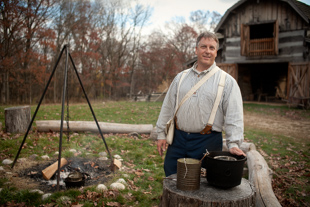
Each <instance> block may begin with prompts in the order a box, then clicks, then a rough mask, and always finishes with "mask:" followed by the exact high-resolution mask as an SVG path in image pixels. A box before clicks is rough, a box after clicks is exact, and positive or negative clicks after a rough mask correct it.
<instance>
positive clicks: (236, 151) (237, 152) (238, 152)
mask: <svg viewBox="0 0 310 207" xmlns="http://www.w3.org/2000/svg"><path fill="white" fill-rule="evenodd" d="M229 152H230V153H231V154H233V155H239V156H240V155H243V156H246V154H245V153H244V152H243V151H242V150H241V149H239V148H238V147H233V148H231V149H229Z"/></svg>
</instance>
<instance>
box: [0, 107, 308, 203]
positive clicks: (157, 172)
mask: <svg viewBox="0 0 310 207" xmlns="http://www.w3.org/2000/svg"><path fill="white" fill-rule="evenodd" d="M161 104H162V103H160V102H157V103H151V102H105V103H94V104H92V107H93V109H94V112H95V115H96V117H97V119H98V121H100V122H115V123H128V124H153V125H154V126H155V124H156V121H157V117H158V114H159V111H160V108H161ZM7 107H10V106H0V121H1V122H2V124H3V129H4V127H5V126H4V109H5V108H7ZM35 109H36V106H32V107H31V111H32V113H34V111H35ZM270 109H272V110H270ZM244 110H247V111H251V112H252V113H257V114H260V113H265V111H268V112H267V113H268V114H269V115H271V116H272V115H273V114H272V113H274V114H279V113H285V112H287V111H291V110H296V111H298V112H300V111H301V110H298V109H289V108H287V107H285V106H284V107H283V106H265V105H264V106H262V105H256V104H245V105H244ZM300 114H301V115H300V116H302V117H303V118H304V119H310V113H309V111H305V112H302V113H300ZM60 117H61V105H59V104H58V105H42V106H41V107H40V109H39V112H38V114H37V117H36V119H35V120H60ZM69 117H70V120H72V121H79V120H81V121H82V120H85V121H86V120H87V121H91V120H93V117H92V114H91V111H90V110H89V107H88V105H87V104H71V105H70V108H69ZM35 129H36V128H35V124H34V126H33V129H32V131H31V132H30V133H29V135H28V137H27V139H26V144H25V145H24V148H23V149H22V151H21V154H20V156H19V157H25V158H28V157H29V156H31V155H32V154H37V155H39V156H42V155H49V156H50V157H53V156H54V153H55V151H58V145H59V141H58V140H59V134H57V133H38V132H36V130H35ZM0 135H1V140H0V143H1V144H0V160H1V161H2V160H4V159H8V158H9V159H11V160H13V159H14V157H15V156H16V154H17V151H18V148H19V146H20V144H21V141H22V139H23V136H24V135H23V134H8V133H5V132H4V131H2V132H0ZM64 136H65V135H64ZM104 137H105V140H106V141H107V145H108V147H109V149H110V151H111V153H112V154H113V155H115V154H119V155H120V156H121V157H122V158H123V160H124V161H123V164H124V166H126V168H128V169H127V171H118V172H116V173H115V174H113V177H112V178H111V179H110V180H109V181H108V183H106V185H107V186H109V184H110V183H112V182H113V181H115V180H117V179H118V178H124V174H127V175H128V177H127V178H126V180H127V183H129V185H128V187H127V188H126V190H122V191H112V190H109V191H108V192H104V193H102V192H98V191H96V189H95V186H92V187H87V188H84V189H83V190H67V191H60V192H57V193H53V195H52V196H51V197H49V198H48V199H46V200H42V197H41V195H39V194H38V193H31V192H30V191H29V190H27V189H26V190H25V189H24V190H19V189H18V186H16V185H14V184H12V183H10V180H9V179H8V178H7V177H6V176H5V173H4V172H3V171H0V175H1V176H0V177H1V178H0V188H1V189H2V190H1V192H0V206H22V204H25V205H26V206H55V205H58V206H68V205H69V206H70V205H77V206H157V205H158V204H159V202H160V197H161V194H162V182H163V177H164V171H163V158H162V157H160V156H159V155H158V153H157V151H156V143H155V142H154V141H152V140H150V139H149V137H148V136H147V135H141V136H139V137H131V136H129V135H126V134H105V135H104ZM65 138H66V136H65ZM245 138H246V140H247V141H248V142H253V143H254V144H255V145H256V147H257V148H258V149H259V150H260V151H261V152H264V153H266V155H267V156H265V159H266V160H267V162H268V164H269V167H270V168H271V169H272V170H274V172H275V175H274V180H273V187H274V191H275V193H276V195H277V196H281V197H278V199H279V200H280V201H281V204H282V205H283V206H309V205H310V200H309V197H310V196H309V192H310V187H309V182H310V178H309V177H310V171H309V167H310V159H309V158H310V152H309V148H310V141H309V140H304V141H303V142H296V140H294V139H293V138H291V137H285V136H283V135H280V134H273V133H270V132H265V131H263V130H257V129H253V128H251V129H247V128H246V129H245ZM72 148H74V149H77V150H78V151H79V152H81V154H80V156H85V155H86V154H87V153H88V154H89V153H91V154H93V156H94V157H96V156H98V155H97V154H98V153H99V152H102V151H105V150H106V149H105V146H104V144H103V143H102V140H101V139H100V137H99V136H98V135H96V134H90V133H79V134H74V135H72V136H70V141H69V142H67V141H66V139H64V141H63V149H62V151H63V152H64V153H63V156H65V157H70V156H74V154H73V153H71V152H70V151H69V149H72ZM0 166H2V167H4V168H5V169H7V166H4V165H3V164H0ZM63 196H67V197H69V198H70V200H69V201H68V200H63V199H62V198H63Z"/></svg>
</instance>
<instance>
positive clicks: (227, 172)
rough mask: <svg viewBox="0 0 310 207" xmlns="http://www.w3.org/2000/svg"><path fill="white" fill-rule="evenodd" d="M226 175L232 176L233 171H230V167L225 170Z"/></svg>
mask: <svg viewBox="0 0 310 207" xmlns="http://www.w3.org/2000/svg"><path fill="white" fill-rule="evenodd" d="M225 175H226V176H227V177H229V176H231V171H230V169H228V170H226V171H225Z"/></svg>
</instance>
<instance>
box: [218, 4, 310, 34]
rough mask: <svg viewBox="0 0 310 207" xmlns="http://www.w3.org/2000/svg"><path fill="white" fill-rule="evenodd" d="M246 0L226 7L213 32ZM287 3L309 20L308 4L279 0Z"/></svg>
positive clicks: (309, 7) (309, 10)
mask: <svg viewBox="0 0 310 207" xmlns="http://www.w3.org/2000/svg"><path fill="white" fill-rule="evenodd" d="M247 1H248V0H240V1H238V2H237V3H236V4H234V5H233V6H232V7H230V8H229V9H227V11H226V12H225V14H224V16H223V17H222V18H221V21H220V22H219V23H218V25H217V26H216V28H215V29H214V32H219V29H220V28H221V27H222V25H223V23H224V22H225V21H226V19H227V18H228V16H229V14H230V13H231V12H233V11H234V10H235V9H236V8H238V7H239V6H241V5H242V4H244V3H245V2H247ZM279 1H283V2H286V3H288V4H289V5H290V6H291V7H292V8H293V9H294V10H295V11H296V12H297V13H298V14H299V15H300V16H301V17H302V18H303V19H304V20H305V21H306V22H307V23H308V24H309V22H310V6H309V5H307V4H305V3H303V2H300V1H297V0H279Z"/></svg>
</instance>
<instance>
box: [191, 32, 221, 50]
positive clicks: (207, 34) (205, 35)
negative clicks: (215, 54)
mask: <svg viewBox="0 0 310 207" xmlns="http://www.w3.org/2000/svg"><path fill="white" fill-rule="evenodd" d="M202 38H211V39H213V40H214V41H215V42H216V50H218V49H219V39H218V38H217V36H216V34H214V33H213V32H209V31H205V32H203V33H201V34H200V35H199V36H198V37H197V41H196V47H198V44H199V42H200V40H201V39H202Z"/></svg>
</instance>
